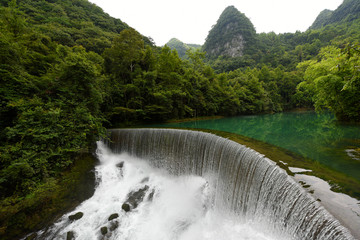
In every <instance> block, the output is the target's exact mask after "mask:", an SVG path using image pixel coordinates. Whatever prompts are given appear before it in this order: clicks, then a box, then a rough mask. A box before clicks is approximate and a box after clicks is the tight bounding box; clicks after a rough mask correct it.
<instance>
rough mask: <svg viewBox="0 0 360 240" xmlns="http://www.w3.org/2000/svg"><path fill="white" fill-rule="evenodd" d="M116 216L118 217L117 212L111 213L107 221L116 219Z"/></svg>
mask: <svg viewBox="0 0 360 240" xmlns="http://www.w3.org/2000/svg"><path fill="white" fill-rule="evenodd" d="M118 217H119V214H117V213H113V214H111V215H110V217H109V218H108V221H111V220H114V219H116V218H118Z"/></svg>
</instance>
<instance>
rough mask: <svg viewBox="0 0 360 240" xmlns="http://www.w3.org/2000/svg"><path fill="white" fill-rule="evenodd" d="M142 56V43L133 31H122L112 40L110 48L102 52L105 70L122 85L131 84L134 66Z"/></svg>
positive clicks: (137, 34) (140, 38)
mask: <svg viewBox="0 0 360 240" xmlns="http://www.w3.org/2000/svg"><path fill="white" fill-rule="evenodd" d="M143 56H144V41H143V38H142V36H141V35H140V34H139V33H138V32H137V31H135V30H134V29H131V28H130V29H125V30H123V31H122V32H121V33H120V34H119V36H118V37H116V38H114V40H113V43H112V46H111V48H108V49H106V50H105V52H104V57H105V68H106V70H107V72H108V73H109V74H113V75H114V77H115V78H116V79H118V80H119V81H122V82H123V83H128V82H131V79H132V73H133V72H134V70H135V66H136V64H139V63H140V62H141V60H142V59H143Z"/></svg>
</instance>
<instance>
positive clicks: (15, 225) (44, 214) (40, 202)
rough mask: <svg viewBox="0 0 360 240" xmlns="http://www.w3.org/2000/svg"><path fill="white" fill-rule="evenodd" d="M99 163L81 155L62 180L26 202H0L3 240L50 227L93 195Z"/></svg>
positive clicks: (49, 181) (46, 185)
mask: <svg viewBox="0 0 360 240" xmlns="http://www.w3.org/2000/svg"><path fill="white" fill-rule="evenodd" d="M95 163H96V160H95V158H94V157H93V156H92V155H91V154H87V153H84V154H81V155H80V156H78V157H77V159H76V160H75V163H74V164H73V166H72V167H71V169H69V170H68V171H67V172H65V173H63V175H62V176H61V177H60V178H59V179H53V178H51V179H47V181H46V182H45V183H44V184H42V185H41V186H39V187H38V188H37V189H36V190H34V191H33V192H32V193H31V194H29V195H27V196H26V197H24V198H19V197H16V196H13V197H11V198H6V199H4V200H2V201H1V202H0V239H4V240H6V239H15V238H18V237H21V236H23V235H25V234H27V233H30V232H33V231H36V230H38V229H41V228H43V227H45V226H47V225H48V224H49V223H50V222H53V221H54V220H56V219H57V218H58V217H60V216H61V215H63V214H64V213H66V212H67V211H70V210H71V209H73V208H75V207H76V206H77V205H78V204H79V203H81V202H82V201H83V200H85V199H87V198H89V197H90V196H91V195H92V194H93V192H94V183H95V176H94V173H93V172H92V171H91V170H92V169H94V166H95Z"/></svg>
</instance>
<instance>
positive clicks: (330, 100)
mask: <svg viewBox="0 0 360 240" xmlns="http://www.w3.org/2000/svg"><path fill="white" fill-rule="evenodd" d="M319 58H320V59H321V60H320V61H319V62H315V61H312V62H310V64H309V66H308V68H307V69H306V72H305V79H310V80H312V81H313V84H314V87H315V96H314V100H315V107H316V109H318V110H320V109H326V108H329V109H330V110H331V111H333V112H334V113H335V115H336V117H337V118H338V119H339V120H345V121H356V122H359V121H360V96H359V92H360V74H359V66H360V47H359V45H348V46H347V47H346V48H344V49H339V48H337V47H333V46H330V47H325V48H323V49H322V50H321V51H320V54H319Z"/></svg>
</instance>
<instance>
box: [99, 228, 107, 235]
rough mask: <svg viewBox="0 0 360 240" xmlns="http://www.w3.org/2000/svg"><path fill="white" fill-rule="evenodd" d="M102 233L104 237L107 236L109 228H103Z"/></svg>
mask: <svg viewBox="0 0 360 240" xmlns="http://www.w3.org/2000/svg"><path fill="white" fill-rule="evenodd" d="M100 231H101V234H102V235H106V234H107V233H108V228H107V227H102V228H101V229H100Z"/></svg>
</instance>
